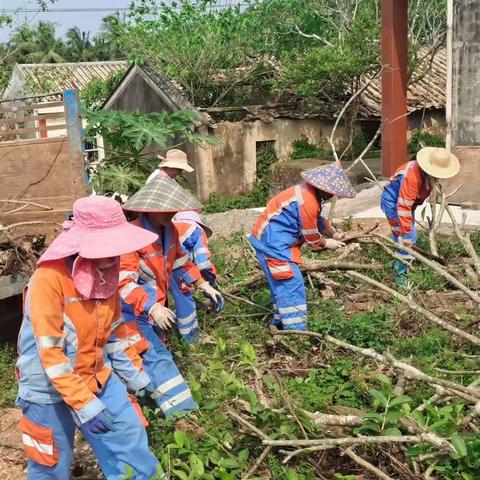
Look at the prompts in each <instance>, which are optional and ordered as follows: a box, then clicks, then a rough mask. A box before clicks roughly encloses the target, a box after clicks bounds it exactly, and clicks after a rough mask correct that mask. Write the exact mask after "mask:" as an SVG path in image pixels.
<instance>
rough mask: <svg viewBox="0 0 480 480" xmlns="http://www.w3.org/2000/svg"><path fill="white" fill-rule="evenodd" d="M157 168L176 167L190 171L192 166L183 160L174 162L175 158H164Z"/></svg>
mask: <svg viewBox="0 0 480 480" xmlns="http://www.w3.org/2000/svg"><path fill="white" fill-rule="evenodd" d="M158 168H178V169H179V170H183V171H185V172H187V173H192V172H193V170H194V168H193V167H192V166H191V165H190V164H188V163H184V162H176V161H175V160H165V161H163V162H162V163H161V164H160V165H159V166H158Z"/></svg>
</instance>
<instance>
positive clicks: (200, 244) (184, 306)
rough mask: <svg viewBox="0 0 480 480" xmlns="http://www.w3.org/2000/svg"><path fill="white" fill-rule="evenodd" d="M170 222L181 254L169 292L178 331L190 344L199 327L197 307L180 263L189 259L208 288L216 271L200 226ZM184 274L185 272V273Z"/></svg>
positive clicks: (196, 336) (215, 276)
mask: <svg viewBox="0 0 480 480" xmlns="http://www.w3.org/2000/svg"><path fill="white" fill-rule="evenodd" d="M173 224H174V226H175V228H176V230H177V232H178V235H179V241H180V245H181V248H182V250H183V252H184V256H183V257H180V258H179V259H177V260H176V261H175V263H174V265H173V278H172V282H171V285H170V292H171V294H172V296H173V300H174V301H175V313H176V314H177V326H178V329H179V332H180V334H181V335H182V337H183V338H184V340H185V341H186V342H187V343H193V342H195V341H196V340H197V339H198V335H199V330H200V329H199V326H198V319H197V307H196V305H195V300H194V298H193V287H192V286H191V282H189V280H191V278H190V277H187V278H185V270H184V268H183V265H184V264H185V262H186V261H187V260H188V259H190V260H191V261H192V262H193V263H194V264H195V265H196V267H197V268H198V269H199V270H200V273H201V275H202V277H203V278H204V279H205V280H206V281H207V282H209V283H210V285H212V287H214V286H215V279H216V278H217V271H216V269H215V266H214V265H213V263H212V261H211V257H212V254H211V253H210V250H209V247H208V240H207V234H206V233H205V231H204V230H203V228H202V227H201V226H200V225H198V224H197V223H196V222H194V221H193V220H192V221H188V220H181V221H175V222H173ZM187 275H189V274H188V273H187Z"/></svg>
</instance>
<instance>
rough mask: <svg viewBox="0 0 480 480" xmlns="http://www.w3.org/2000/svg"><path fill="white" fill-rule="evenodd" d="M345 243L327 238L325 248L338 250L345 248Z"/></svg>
mask: <svg viewBox="0 0 480 480" xmlns="http://www.w3.org/2000/svg"><path fill="white" fill-rule="evenodd" d="M344 246H345V243H343V242H340V241H338V240H335V239H333V238H326V239H325V246H324V247H323V248H327V249H328V250H337V249H338V248H341V247H344Z"/></svg>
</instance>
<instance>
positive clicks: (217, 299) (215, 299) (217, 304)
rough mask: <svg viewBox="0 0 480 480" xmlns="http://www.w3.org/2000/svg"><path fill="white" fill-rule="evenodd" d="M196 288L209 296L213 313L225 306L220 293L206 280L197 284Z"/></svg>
mask: <svg viewBox="0 0 480 480" xmlns="http://www.w3.org/2000/svg"><path fill="white" fill-rule="evenodd" d="M198 289H199V290H200V291H201V292H202V293H203V295H205V296H206V297H207V298H209V299H210V300H211V301H212V303H213V311H214V312H215V313H218V312H221V311H222V310H223V309H224V308H225V300H224V299H223V297H222V294H221V293H220V292H219V291H218V290H216V289H215V288H213V287H212V286H211V285H210V284H209V283H208V282H203V283H201V284H200V285H198Z"/></svg>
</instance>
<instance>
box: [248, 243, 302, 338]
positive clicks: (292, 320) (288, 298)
mask: <svg viewBox="0 0 480 480" xmlns="http://www.w3.org/2000/svg"><path fill="white" fill-rule="evenodd" d="M255 252H256V255H257V259H258V261H259V263H260V267H261V268H262V270H263V273H265V276H266V277H267V281H268V285H269V287H270V294H271V296H272V303H273V309H274V316H273V321H272V325H275V326H276V327H277V328H280V327H281V328H282V329H283V330H307V316H308V312H307V294H306V291H305V284H304V282H303V276H302V272H300V268H298V265H297V264H296V263H293V262H289V266H290V270H291V271H292V274H293V276H292V277H291V278H287V279H283V280H277V279H275V278H273V275H272V273H271V271H270V268H269V267H268V265H267V262H266V257H265V254H264V253H263V252H261V251H260V250H257V249H255Z"/></svg>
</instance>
